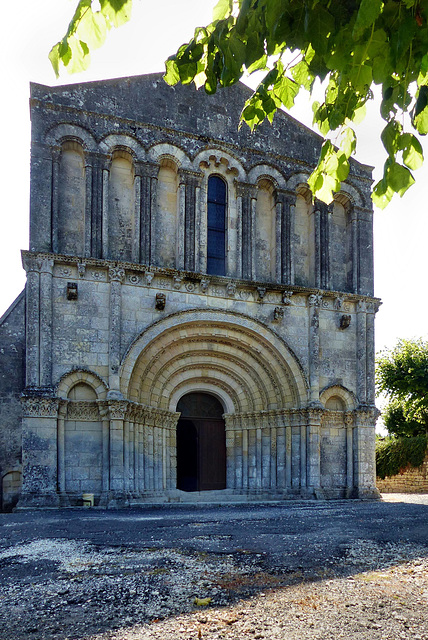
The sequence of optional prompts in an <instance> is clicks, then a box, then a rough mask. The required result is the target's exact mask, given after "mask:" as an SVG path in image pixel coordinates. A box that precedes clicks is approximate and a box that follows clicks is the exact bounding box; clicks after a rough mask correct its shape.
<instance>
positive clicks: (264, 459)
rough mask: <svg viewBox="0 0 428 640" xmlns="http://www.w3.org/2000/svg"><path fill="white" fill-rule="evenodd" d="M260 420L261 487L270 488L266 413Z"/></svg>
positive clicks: (269, 456)
mask: <svg viewBox="0 0 428 640" xmlns="http://www.w3.org/2000/svg"><path fill="white" fill-rule="evenodd" d="M260 421H261V426H262V429H261V439H262V441H261V463H262V464H261V488H262V489H263V490H264V491H266V490H268V489H270V465H271V432H270V429H269V417H268V415H267V414H266V413H263V414H262V415H261V416H260Z"/></svg>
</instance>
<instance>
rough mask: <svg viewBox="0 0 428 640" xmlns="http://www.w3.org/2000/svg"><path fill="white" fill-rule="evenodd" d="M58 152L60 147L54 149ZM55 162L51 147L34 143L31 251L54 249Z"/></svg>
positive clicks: (31, 192)
mask: <svg viewBox="0 0 428 640" xmlns="http://www.w3.org/2000/svg"><path fill="white" fill-rule="evenodd" d="M58 152H59V147H57V148H56V149H54V153H55V154H58ZM55 157H57V155H56V156H55ZM54 162H55V159H53V158H52V156H51V153H50V149H48V148H47V147H46V146H45V145H42V144H37V143H36V144H34V143H33V144H32V146H31V180H30V251H48V252H50V251H52V183H53V178H52V174H53V163H54Z"/></svg>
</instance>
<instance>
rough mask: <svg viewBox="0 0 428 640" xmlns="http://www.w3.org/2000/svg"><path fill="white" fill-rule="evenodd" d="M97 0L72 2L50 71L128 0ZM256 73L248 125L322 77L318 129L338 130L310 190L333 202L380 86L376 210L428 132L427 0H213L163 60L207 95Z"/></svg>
mask: <svg viewBox="0 0 428 640" xmlns="http://www.w3.org/2000/svg"><path fill="white" fill-rule="evenodd" d="M100 4H101V9H100V10H99V11H95V10H93V8H92V7H93V3H91V0H81V1H80V2H79V5H78V9H77V11H76V13H75V16H74V18H73V20H72V22H71V23H70V27H69V30H68V32H67V34H66V36H65V37H64V39H63V40H62V41H61V42H60V43H58V45H56V46H55V47H54V49H53V52H51V60H52V62H53V64H54V68H55V69H56V71H58V67H59V63H60V62H62V63H64V64H65V65H66V67H67V68H68V69H72V70H75V69H76V68H79V66H82V67H83V66H84V65H86V63H87V60H88V58H87V56H88V55H89V49H90V48H91V47H93V46H99V44H100V43H101V41H102V40H103V39H104V37H105V32H106V30H107V29H108V28H109V26H111V24H114V23H115V20H116V19H117V18H116V17H117V16H121V18H120V20H119V21H121V20H123V15H124V14H123V13H122V12H124V11H125V7H126V11H125V13H126V15H128V13H127V11H128V8H130V5H131V0H101V1H100ZM100 13H101V14H102V15H101V16H100V15H99V14H100ZM100 25H101V26H100ZM94 31H95V32H96V34H97V35H96V37H94V34H93V32H94ZM73 38H74V40H73ZM256 71H257V72H262V73H264V77H263V79H262V80H261V82H260V84H259V85H258V87H257V89H256V91H255V92H254V93H253V95H252V96H251V97H250V99H249V100H248V101H247V102H246V104H245V105H244V107H243V111H242V121H243V122H245V123H246V124H247V125H248V126H249V127H250V128H251V129H254V128H256V127H257V126H258V125H259V124H260V123H261V122H263V121H264V120H265V119H268V120H269V121H270V122H272V119H273V117H274V115H275V112H276V111H277V109H279V108H283V107H285V108H286V109H289V108H291V107H292V106H293V104H294V101H295V98H296V96H297V95H298V93H299V92H300V91H301V90H302V89H306V90H308V91H309V92H311V93H312V92H313V90H314V88H315V83H316V81H317V80H320V81H322V82H323V87H324V99H323V101H322V102H316V101H315V102H313V113H314V123H315V124H316V125H317V126H318V127H319V129H320V131H321V133H322V134H323V135H324V136H326V135H327V134H329V133H330V132H337V137H336V139H335V144H332V142H331V141H330V140H328V139H325V141H324V144H323V146H322V149H321V154H320V157H319V162H318V166H317V167H316V168H315V170H314V172H313V173H312V175H311V177H310V180H309V184H310V187H311V189H312V192H313V194H314V195H316V196H317V197H318V198H321V199H323V200H324V201H326V202H329V201H331V199H332V197H333V191H337V190H338V189H339V188H340V183H341V181H343V180H345V179H346V177H347V175H348V172H349V158H350V156H351V155H352V154H353V153H354V151H355V145H356V135H355V131H354V129H353V126H352V125H353V124H355V123H358V122H359V121H361V119H362V118H363V117H364V114H365V106H366V104H367V102H368V101H369V100H372V99H373V86H374V85H379V86H380V88H381V93H382V99H381V105H380V111H381V115H382V118H383V119H384V121H385V123H386V124H385V127H384V129H383V131H382V135H381V137H382V142H383V145H384V147H385V150H386V153H387V159H386V162H385V165H384V173H383V178H382V179H381V180H380V181H379V182H378V183H377V184H376V185H375V187H374V190H373V200H374V202H375V203H376V204H377V205H378V206H379V207H382V208H383V207H385V206H386V205H387V204H388V202H389V201H390V200H391V198H392V196H393V195H394V193H398V194H399V195H400V196H402V195H403V194H404V193H405V192H406V190H407V189H408V188H409V187H410V186H411V185H412V184H413V183H414V181H415V180H414V177H413V174H412V171H414V170H415V169H418V168H419V167H420V166H421V165H422V162H423V153H422V147H421V144H420V142H419V140H418V134H420V135H425V134H427V133H428V0H385V1H384V2H383V1H382V0H347V1H346V2H338V1H335V0H219V2H218V4H217V5H216V7H215V9H214V15H213V22H212V23H211V24H209V25H207V26H205V27H198V28H197V29H196V30H195V33H194V37H193V39H192V40H191V41H190V42H189V43H187V44H183V45H182V46H181V47H180V48H179V50H178V52H177V53H176V54H175V55H173V56H172V57H170V58H169V59H168V60H167V62H166V74H165V79H166V81H167V82H168V83H170V84H172V85H173V84H175V83H177V82H182V83H183V84H189V83H191V82H194V83H195V85H196V86H197V87H198V88H199V87H202V86H203V87H204V88H205V91H207V92H208V93H214V92H215V91H217V89H218V88H219V87H228V86H231V85H233V84H234V83H236V82H238V81H239V80H240V78H242V76H243V75H245V74H251V73H254V72H256ZM415 134H416V135H415Z"/></svg>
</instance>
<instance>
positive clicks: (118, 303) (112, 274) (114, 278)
mask: <svg viewBox="0 0 428 640" xmlns="http://www.w3.org/2000/svg"><path fill="white" fill-rule="evenodd" d="M108 275H109V280H110V327H109V332H110V335H109V387H110V391H109V396H108V397H109V398H115V399H120V398H122V394H121V392H120V380H119V366H120V347H121V325H122V291H121V289H122V282H123V280H124V278H125V270H124V269H122V267H110V269H109V272H108Z"/></svg>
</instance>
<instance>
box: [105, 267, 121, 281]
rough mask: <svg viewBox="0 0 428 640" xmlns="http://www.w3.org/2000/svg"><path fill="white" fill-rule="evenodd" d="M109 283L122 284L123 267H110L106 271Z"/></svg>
mask: <svg viewBox="0 0 428 640" xmlns="http://www.w3.org/2000/svg"><path fill="white" fill-rule="evenodd" d="M108 277H109V280H110V282H121V283H122V282H123V281H124V279H125V269H123V267H110V268H109V270H108Z"/></svg>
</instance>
